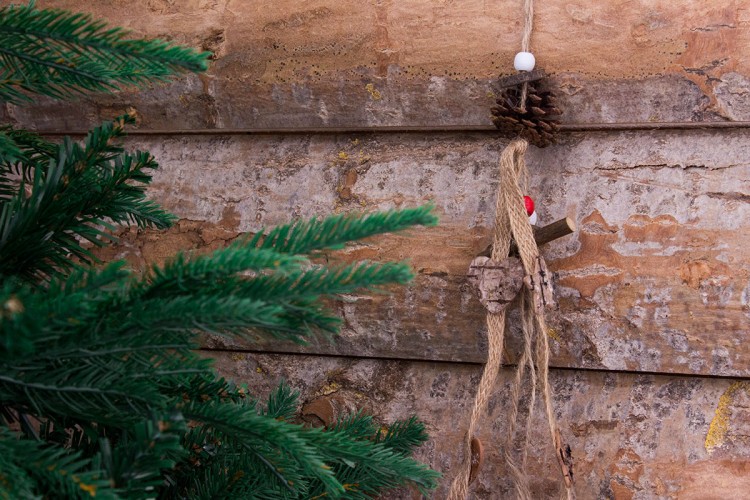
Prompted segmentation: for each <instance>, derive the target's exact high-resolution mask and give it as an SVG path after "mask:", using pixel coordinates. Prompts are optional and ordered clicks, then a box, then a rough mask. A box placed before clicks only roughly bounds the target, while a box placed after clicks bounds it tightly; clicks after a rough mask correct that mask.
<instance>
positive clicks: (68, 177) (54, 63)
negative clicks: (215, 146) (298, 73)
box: [0, 2, 437, 499]
mask: <svg viewBox="0 0 750 500" xmlns="http://www.w3.org/2000/svg"><path fill="white" fill-rule="evenodd" d="M206 60H207V54H205V53H199V52H196V51H193V50H191V49H187V48H183V47H175V46H170V45H168V44H166V43H164V42H160V41H145V40H128V39H126V38H125V32H124V31H122V30H120V29H118V28H114V29H110V28H106V27H105V25H104V24H103V23H101V22H99V21H94V20H93V19H91V18H90V17H89V16H85V15H80V14H71V13H67V12H64V11H56V10H37V9H35V8H34V6H33V2H32V3H31V4H29V5H28V6H23V7H19V6H12V5H11V6H8V7H3V8H0V101H2V100H4V101H6V102H15V103H17V102H21V101H26V100H29V99H30V98H31V97H30V95H31V94H32V93H39V94H43V95H47V96H51V97H56V98H66V97H70V96H71V95H74V94H78V93H81V92H85V91H90V90H102V91H112V90H114V89H117V88H118V87H119V86H120V85H123V84H126V85H131V84H132V85H144V84H147V83H149V82H151V81H153V80H154V79H157V80H159V79H163V78H166V77H167V76H170V75H172V74H176V73H179V72H182V71H195V70H197V71H200V70H203V69H205V66H206ZM132 121H133V118H132V117H131V116H127V115H126V116H122V117H119V118H117V119H115V120H114V121H112V122H107V123H104V124H102V125H101V126H99V127H96V128H94V129H93V130H91V131H90V132H89V133H88V134H87V136H86V137H85V138H84V139H83V140H82V141H81V142H75V141H73V140H72V139H70V138H68V137H66V138H64V139H63V140H62V141H61V142H60V143H54V142H49V141H46V140H44V139H42V138H40V137H39V136H37V135H35V134H33V133H30V132H28V131H26V130H18V129H14V128H11V127H7V126H2V127H0V280H1V281H0V415H2V418H3V422H2V423H0V497H3V498H28V497H36V496H41V495H50V496H55V497H64V498H91V497H96V498H155V497H159V498H165V499H171V498H174V499H184V498H191V499H192V498H206V499H213V498H217V497H230V498H238V497H239V498H310V497H315V496H318V497H320V496H326V497H330V498H340V497H342V496H345V497H346V498H362V499H365V498H372V497H373V496H377V495H378V494H380V493H381V492H382V491H383V490H385V489H389V488H393V487H397V486H400V485H404V484H414V485H416V486H417V487H418V488H419V489H420V491H422V492H427V491H429V490H430V489H433V488H434V487H435V486H436V478H437V473H435V472H434V471H431V470H429V469H428V468H427V467H426V466H425V465H423V464H420V463H418V462H416V461H415V460H414V459H413V458H411V456H410V455H411V453H412V451H413V450H414V448H415V447H417V446H419V445H420V444H421V443H423V442H424V441H425V439H426V434H425V433H424V427H423V426H422V424H420V423H419V422H418V421H416V420H415V419H411V420H408V421H406V422H401V423H395V424H394V425H392V426H391V427H390V429H391V430H390V431H389V432H387V433H385V434H383V433H381V432H380V431H379V427H378V426H376V425H374V423H373V422H372V419H371V417H368V416H365V415H361V414H356V415H353V416H351V417H350V418H348V419H345V420H344V421H342V422H340V423H338V424H336V425H333V426H331V427H330V428H328V429H311V428H305V427H303V426H302V425H299V424H297V423H295V419H296V410H297V407H298V401H297V394H296V393H294V392H293V391H291V390H290V389H289V388H288V387H286V386H285V385H281V386H279V388H278V390H277V391H276V392H274V393H273V394H272V395H271V396H270V397H269V399H268V400H267V403H266V404H265V405H260V404H258V402H257V401H256V400H254V399H253V398H252V397H251V396H250V395H249V394H248V389H246V388H243V387H237V386H235V385H234V384H232V383H231V382H228V381H225V380H224V379H221V378H219V377H217V375H216V374H215V372H214V371H213V369H212V367H211V362H210V360H208V359H205V358H203V357H201V356H199V355H198V354H197V353H196V352H195V350H194V349H195V348H196V347H198V338H199V335H200V334H201V333H206V332H210V333H218V334H221V335H229V336H246V337H250V336H266V337H268V336H272V337H276V338H281V339H293V340H296V341H299V342H303V341H305V340H306V339H308V338H310V337H311V336H313V335H321V334H322V335H326V336H328V337H332V336H334V335H335V334H336V333H337V332H338V327H339V324H340V320H339V318H337V317H336V316H335V315H334V314H333V313H332V312H331V311H329V310H328V309H327V308H326V307H325V305H324V304H325V301H326V300H330V299H336V298H337V297H338V296H340V295H341V294H345V293H351V292H353V291H357V290H361V291H366V290H378V289H381V288H385V287H387V286H389V285H391V284H403V283H406V282H407V281H409V280H410V279H411V278H412V276H413V274H412V272H411V270H410V269H409V267H408V266H407V265H406V264H404V263H391V262H357V263H353V264H349V265H343V266H330V267H329V266H326V265H321V264H315V263H313V261H311V260H310V257H313V256H315V255H316V254H318V253H319V252H321V251H323V250H330V249H335V248H341V247H342V246H343V245H345V244H346V243H347V242H350V241H356V240H359V239H361V238H365V237H369V236H373V235H377V234H382V233H387V232H392V231H400V230H404V229H407V228H410V227H413V226H415V225H433V224H435V223H436V218H435V217H434V215H432V213H431V211H432V207H430V206H427V207H420V208H415V209H406V210H401V211H390V212H384V213H378V214H370V215H351V214H350V215H340V216H334V217H330V218H324V219H320V220H319V219H313V220H310V221H304V222H297V223H294V224H290V225H286V226H281V227H279V228H276V229H272V230H271V231H269V232H268V234H267V235H266V234H265V232H263V231H262V232H260V233H258V234H256V235H255V236H253V237H247V238H243V239H240V240H238V241H237V242H236V243H233V244H231V245H230V246H228V247H227V248H224V249H220V250H217V251H215V252H214V253H212V254H210V255H204V256H194V255H190V254H178V255H177V256H175V257H174V258H173V259H171V260H170V261H168V263H167V264H165V265H163V266H154V267H153V268H151V269H150V270H149V271H147V272H146V273H145V274H143V275H139V274H136V273H134V272H133V271H131V270H129V269H127V267H126V266H125V263H124V262H113V263H108V264H106V265H100V266H99V267H92V265H93V264H101V263H99V262H98V261H97V259H96V256H95V254H94V252H93V251H92V249H91V247H92V246H104V245H107V244H110V243H112V242H113V241H115V240H116V238H114V236H113V235H112V232H113V230H114V229H115V228H116V225H118V224H135V225H138V226H139V227H152V228H156V229H161V228H165V227H169V226H170V225H171V224H172V223H173V222H174V220H175V217H174V216H172V215H171V214H169V213H167V212H166V211H164V210H163V209H162V208H161V207H160V206H159V205H158V204H157V203H155V202H154V201H151V200H148V199H147V198H146V192H145V189H146V187H147V186H148V184H149V183H150V182H151V173H152V172H153V171H154V170H156V169H157V168H158V167H159V166H158V164H157V162H156V160H155V159H154V158H153V157H152V156H151V155H150V154H149V153H148V152H141V151H135V152H128V151H125V149H124V148H123V147H122V145H120V144H119V143H118V139H120V138H122V137H123V135H124V134H125V126H126V125H127V124H129V123H132Z"/></svg>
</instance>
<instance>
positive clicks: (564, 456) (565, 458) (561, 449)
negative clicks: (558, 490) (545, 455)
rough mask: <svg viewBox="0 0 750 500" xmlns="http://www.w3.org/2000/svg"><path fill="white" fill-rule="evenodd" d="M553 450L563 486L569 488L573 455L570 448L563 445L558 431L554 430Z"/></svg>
mask: <svg viewBox="0 0 750 500" xmlns="http://www.w3.org/2000/svg"><path fill="white" fill-rule="evenodd" d="M555 449H556V451H557V462H558V463H559V464H560V471H561V472H562V475H563V479H564V480H565V486H566V487H567V488H570V487H571V486H572V485H573V483H574V481H573V453H572V452H571V450H570V446H568V445H565V444H563V441H562V436H561V435H560V429H555Z"/></svg>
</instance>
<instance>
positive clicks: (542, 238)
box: [534, 217, 576, 245]
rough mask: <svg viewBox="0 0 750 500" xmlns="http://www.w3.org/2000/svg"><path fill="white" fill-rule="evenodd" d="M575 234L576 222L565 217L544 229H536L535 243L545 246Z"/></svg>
mask: <svg viewBox="0 0 750 500" xmlns="http://www.w3.org/2000/svg"><path fill="white" fill-rule="evenodd" d="M575 232H576V223H575V221H574V220H573V219H571V218H570V217H565V218H564V219H560V220H558V221H555V222H553V223H552V224H549V225H546V226H544V227H540V228H534V241H536V244H537V245H544V244H545V243H549V242H550V241H554V240H556V239H558V238H562V237H563V236H567V235H569V234H572V233H575Z"/></svg>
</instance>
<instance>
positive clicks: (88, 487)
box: [0, 427, 120, 500]
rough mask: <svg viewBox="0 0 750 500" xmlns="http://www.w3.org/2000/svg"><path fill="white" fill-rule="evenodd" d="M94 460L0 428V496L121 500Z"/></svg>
mask: <svg viewBox="0 0 750 500" xmlns="http://www.w3.org/2000/svg"><path fill="white" fill-rule="evenodd" d="M96 465H97V464H96V461H95V460H92V459H90V458H85V457H83V456H82V454H81V453H77V452H71V451H70V450H67V449H65V448H63V447H62V446H45V445H44V444H43V443H40V442H38V441H31V440H28V439H19V437H18V436H14V435H13V434H12V433H11V432H10V431H9V430H7V429H5V428H2V427H0V497H3V498H40V497H41V496H42V495H47V494H49V493H54V495H55V496H56V497H60V498H71V499H90V498H92V497H96V498H102V499H107V500H109V499H117V498H120V497H119V496H118V494H117V491H116V490H115V489H114V488H113V487H112V485H111V483H110V481H109V479H108V477H107V474H106V473H105V472H104V471H103V470H101V469H99V468H98V467H97V466H96Z"/></svg>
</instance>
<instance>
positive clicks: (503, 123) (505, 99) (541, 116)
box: [492, 81, 562, 148]
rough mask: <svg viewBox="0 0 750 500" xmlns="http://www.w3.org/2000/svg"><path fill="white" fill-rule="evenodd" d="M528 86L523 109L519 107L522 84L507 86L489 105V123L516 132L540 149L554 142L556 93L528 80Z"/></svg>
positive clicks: (556, 123)
mask: <svg viewBox="0 0 750 500" xmlns="http://www.w3.org/2000/svg"><path fill="white" fill-rule="evenodd" d="M528 86H529V89H528V93H527V95H526V110H525V111H524V110H522V109H521V102H520V101H521V86H520V85H519V86H517V87H510V88H507V89H505V90H503V92H502V93H501V94H500V98H499V99H498V100H497V105H496V106H494V107H493V108H492V116H493V118H492V122H493V123H494V124H495V126H496V127H497V128H498V129H500V130H501V131H502V132H506V133H509V134H514V135H515V134H517V135H519V136H521V137H522V138H524V139H526V140H527V141H529V143H531V144H533V145H535V146H537V147H540V148H543V147H545V146H549V145H550V144H554V143H555V142H557V131H558V130H559V127H560V119H559V117H560V115H561V114H562V112H561V111H560V110H559V109H558V108H557V100H556V98H555V94H554V93H552V91H550V90H544V89H543V82H541V81H535V82H529V83H528Z"/></svg>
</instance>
